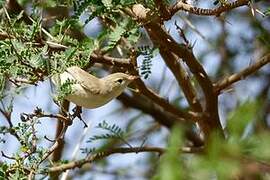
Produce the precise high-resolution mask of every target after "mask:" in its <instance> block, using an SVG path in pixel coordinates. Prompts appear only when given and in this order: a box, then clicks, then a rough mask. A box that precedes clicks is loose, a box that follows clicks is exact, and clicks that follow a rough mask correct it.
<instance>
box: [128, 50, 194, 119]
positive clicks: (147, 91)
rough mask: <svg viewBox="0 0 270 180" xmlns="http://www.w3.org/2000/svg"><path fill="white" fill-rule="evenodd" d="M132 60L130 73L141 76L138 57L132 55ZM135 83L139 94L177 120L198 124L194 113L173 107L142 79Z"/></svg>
mask: <svg viewBox="0 0 270 180" xmlns="http://www.w3.org/2000/svg"><path fill="white" fill-rule="evenodd" d="M130 59H131V63H132V64H133V68H132V69H131V70H130V72H131V73H132V74H133V75H135V76H139V72H138V71H137V57H136V56H133V55H132V56H131V58H130ZM134 82H135V84H136V87H137V88H138V90H139V93H141V94H143V95H144V96H146V97H147V98H149V99H151V100H152V101H153V102H155V103H156V104H158V105H159V106H161V107H162V108H163V109H164V110H165V111H168V112H170V113H172V114H174V115H176V116H178V117H179V118H178V119H177V120H180V121H193V122H196V121H197V120H198V119H196V118H195V116H194V115H193V114H192V113H187V112H184V111H182V110H181V109H179V108H177V107H175V106H173V105H171V104H170V103H169V102H168V101H167V100H165V99H164V98H162V97H161V96H159V95H158V94H157V93H155V92H154V91H153V90H152V89H150V88H148V87H146V85H145V84H144V82H143V81H142V80H141V79H140V78H139V79H136V80H135V81H134Z"/></svg>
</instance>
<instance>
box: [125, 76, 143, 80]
mask: <svg viewBox="0 0 270 180" xmlns="http://www.w3.org/2000/svg"><path fill="white" fill-rule="evenodd" d="M139 78H140V76H129V78H128V79H129V80H130V81H134V80H136V79H139Z"/></svg>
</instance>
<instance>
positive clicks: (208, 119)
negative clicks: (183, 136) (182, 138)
mask: <svg viewBox="0 0 270 180" xmlns="http://www.w3.org/2000/svg"><path fill="white" fill-rule="evenodd" d="M145 28H146V30H147V32H148V34H151V40H152V41H153V43H154V45H155V46H157V47H160V48H162V49H163V50H164V51H169V52H172V53H174V54H176V55H177V56H178V57H179V58H182V60H183V61H184V62H185V63H186V64H187V66H188V67H189V69H190V71H191V72H192V73H193V74H194V76H195V78H196V80H197V82H198V83H199V85H200V86H201V88H202V91H203V93H204V96H205V101H206V108H205V109H204V118H203V119H202V120H201V121H199V123H200V126H201V128H202V130H203V132H204V134H205V135H206V137H208V135H209V134H210V132H212V131H213V130H216V131H220V132H222V126H221V124H220V120H219V115H218V98H217V95H216V94H215V92H214V88H213V85H212V82H211V80H210V78H209V77H208V75H207V73H206V72H205V70H204V69H203V67H202V65H201V64H200V63H199V62H198V60H197V59H196V57H195V56H194V54H193V52H192V51H191V49H189V48H188V47H186V45H182V44H180V45H179V44H178V43H177V42H176V41H175V40H174V39H173V38H172V37H171V36H170V35H169V34H168V33H167V31H166V30H164V29H163V27H162V26H161V25H159V24H157V23H148V24H146V25H145ZM221 134H222V133H221Z"/></svg>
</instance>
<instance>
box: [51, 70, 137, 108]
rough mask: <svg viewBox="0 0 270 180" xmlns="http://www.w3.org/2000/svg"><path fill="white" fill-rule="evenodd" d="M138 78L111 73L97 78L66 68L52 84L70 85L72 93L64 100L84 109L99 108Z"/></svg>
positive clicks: (54, 78) (53, 78)
mask: <svg viewBox="0 0 270 180" xmlns="http://www.w3.org/2000/svg"><path fill="white" fill-rule="evenodd" d="M137 78H138V76H133V75H128V74H125V73H113V74H110V75H107V76H105V77H103V78H97V77H95V76H93V75H91V74H89V73H88V72H86V71H84V70H83V69H81V68H80V67H78V66H71V67H68V68H67V69H66V70H65V71H64V72H63V73H61V74H58V75H54V76H53V77H52V82H53V84H55V85H56V86H61V85H63V84H64V83H65V82H67V81H71V82H74V83H72V84H71V88H72V93H71V94H68V95H67V96H66V97H65V99H66V100H68V101H70V102H72V103H74V104H76V105H78V106H81V107H84V108H88V109H94V108H98V107H101V106H103V105H105V104H107V103H108V102H110V101H111V100H112V99H114V98H116V97H117V96H119V95H120V94H121V93H122V92H123V91H124V90H125V88H126V87H127V86H128V85H129V84H130V83H131V82H132V81H133V80H135V79H137Z"/></svg>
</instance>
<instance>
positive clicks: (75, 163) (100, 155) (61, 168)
mask: <svg viewBox="0 0 270 180" xmlns="http://www.w3.org/2000/svg"><path fill="white" fill-rule="evenodd" d="M202 150H203V148H191V147H184V148H182V149H181V152H183V153H198V152H202ZM140 152H154V153H158V154H159V155H161V154H163V153H165V152H166V149H163V148H159V147H133V148H113V149H109V150H107V151H104V152H100V153H96V154H90V155H89V156H88V157H86V158H85V159H81V160H78V161H73V162H70V163H67V164H62V165H59V166H55V167H51V168H49V170H48V172H49V173H53V172H63V171H65V170H68V169H74V168H80V167H81V166H83V165H84V164H87V163H92V162H94V161H97V160H100V159H102V158H105V157H108V156H110V155H112V154H119V153H121V154H127V153H140Z"/></svg>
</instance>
